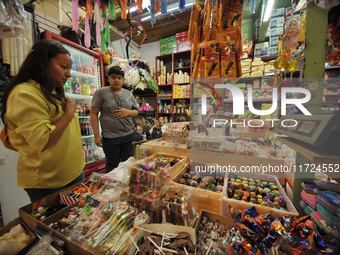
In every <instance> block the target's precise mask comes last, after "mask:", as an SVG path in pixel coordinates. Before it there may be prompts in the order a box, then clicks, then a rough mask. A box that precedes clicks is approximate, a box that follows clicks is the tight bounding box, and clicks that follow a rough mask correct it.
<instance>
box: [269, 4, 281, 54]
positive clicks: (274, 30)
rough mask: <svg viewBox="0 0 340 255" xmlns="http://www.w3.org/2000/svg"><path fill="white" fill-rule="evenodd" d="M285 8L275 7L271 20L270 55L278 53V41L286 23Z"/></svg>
mask: <svg viewBox="0 0 340 255" xmlns="http://www.w3.org/2000/svg"><path fill="white" fill-rule="evenodd" d="M284 14H285V8H279V9H275V10H273V12H272V16H271V19H270V22H269V56H275V55H277V48H276V46H277V41H278V37H279V35H281V34H283V31H284V24H285V17H284Z"/></svg>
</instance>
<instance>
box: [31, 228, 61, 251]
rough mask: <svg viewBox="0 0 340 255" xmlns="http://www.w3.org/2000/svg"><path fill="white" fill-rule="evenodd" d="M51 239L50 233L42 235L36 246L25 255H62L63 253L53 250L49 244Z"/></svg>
mask: <svg viewBox="0 0 340 255" xmlns="http://www.w3.org/2000/svg"><path fill="white" fill-rule="evenodd" d="M52 241H53V239H52V237H51V233H50V234H47V235H43V236H42V237H41V238H40V241H39V242H38V244H37V245H35V246H34V247H33V248H32V249H31V250H30V251H29V252H28V253H26V254H27V255H61V254H64V252H63V251H58V250H57V249H56V248H54V247H53V246H52V245H51V243H52Z"/></svg>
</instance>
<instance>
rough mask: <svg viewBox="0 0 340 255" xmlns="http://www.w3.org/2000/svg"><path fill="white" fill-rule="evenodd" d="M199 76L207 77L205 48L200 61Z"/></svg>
mask: <svg viewBox="0 0 340 255" xmlns="http://www.w3.org/2000/svg"><path fill="white" fill-rule="evenodd" d="M198 77H200V78H201V77H202V78H203V77H205V54H204V49H203V54H202V57H201V60H200V63H199V71H198Z"/></svg>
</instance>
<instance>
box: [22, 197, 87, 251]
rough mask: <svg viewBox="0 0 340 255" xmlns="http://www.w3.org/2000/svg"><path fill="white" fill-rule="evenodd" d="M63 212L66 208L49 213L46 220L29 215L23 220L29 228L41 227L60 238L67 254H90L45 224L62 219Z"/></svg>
mask: <svg viewBox="0 0 340 255" xmlns="http://www.w3.org/2000/svg"><path fill="white" fill-rule="evenodd" d="M58 194H59V193H58ZM70 207H72V206H69V207H67V208H68V209H69V208H70ZM65 212H66V208H64V209H63V210H60V211H59V212H57V213H55V214H53V215H51V216H50V217H49V218H48V220H47V219H46V220H45V221H44V223H43V222H41V221H38V220H36V219H35V218H33V217H30V218H27V219H26V220H25V222H26V223H27V224H28V225H29V226H30V227H31V228H39V229H42V230H44V231H46V232H50V233H52V235H54V236H56V237H58V238H60V239H61V240H63V241H64V245H63V248H64V249H65V251H66V253H67V254H77V255H90V254H92V253H91V252H89V251H87V250H85V249H84V248H83V247H81V246H79V245H78V244H76V243H74V242H72V241H70V240H69V239H68V238H67V237H66V236H64V235H63V234H61V233H59V232H57V231H55V230H54V229H52V228H49V227H48V226H47V225H45V223H47V222H48V223H52V222H56V221H58V220H60V219H62V218H63V217H64V215H65Z"/></svg>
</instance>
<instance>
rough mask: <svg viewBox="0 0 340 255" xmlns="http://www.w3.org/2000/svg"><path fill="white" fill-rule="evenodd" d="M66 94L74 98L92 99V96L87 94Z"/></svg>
mask: <svg viewBox="0 0 340 255" xmlns="http://www.w3.org/2000/svg"><path fill="white" fill-rule="evenodd" d="M65 95H66V96H67V97H69V98H74V99H89V100H91V99H92V96H87V95H79V94H69V93H65Z"/></svg>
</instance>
